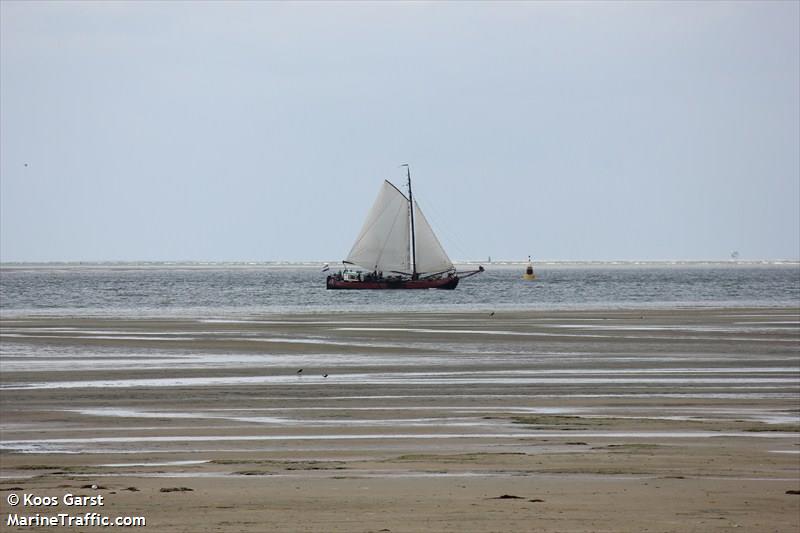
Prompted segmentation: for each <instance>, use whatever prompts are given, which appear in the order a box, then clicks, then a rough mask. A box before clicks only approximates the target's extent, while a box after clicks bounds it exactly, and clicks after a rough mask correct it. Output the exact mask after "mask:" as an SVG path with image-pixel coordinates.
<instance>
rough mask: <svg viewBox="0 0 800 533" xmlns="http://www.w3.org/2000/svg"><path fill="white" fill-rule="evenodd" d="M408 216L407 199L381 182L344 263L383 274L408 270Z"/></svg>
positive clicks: (387, 183)
mask: <svg viewBox="0 0 800 533" xmlns="http://www.w3.org/2000/svg"><path fill="white" fill-rule="evenodd" d="M408 215H409V212H408V199H407V198H406V197H405V196H404V195H403V193H401V192H400V191H398V190H397V188H396V187H395V186H394V185H392V184H391V183H389V182H388V181H384V182H383V186H382V187H381V190H380V192H379V193H378V198H376V199H375V203H374V204H373V205H372V209H370V211H369V214H368V215H367V220H366V221H365V222H364V226H363V227H362V228H361V233H359V234H358V238H357V239H356V242H355V244H353V248H352V249H351V250H350V253H349V254H348V255H347V259H346V262H348V263H353V264H356V265H359V266H361V267H364V268H366V269H368V270H378V271H382V272H386V273H389V272H411V254H410V251H409V250H410V247H411V244H410V243H411V237H410V236H411V229H410V228H409V221H408Z"/></svg>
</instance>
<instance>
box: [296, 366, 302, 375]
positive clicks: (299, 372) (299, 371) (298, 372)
mask: <svg viewBox="0 0 800 533" xmlns="http://www.w3.org/2000/svg"><path fill="white" fill-rule="evenodd" d="M302 373H303V369H302V368H301V369H300V370H298V371H297V375H298V376H299V375H300V374H302Z"/></svg>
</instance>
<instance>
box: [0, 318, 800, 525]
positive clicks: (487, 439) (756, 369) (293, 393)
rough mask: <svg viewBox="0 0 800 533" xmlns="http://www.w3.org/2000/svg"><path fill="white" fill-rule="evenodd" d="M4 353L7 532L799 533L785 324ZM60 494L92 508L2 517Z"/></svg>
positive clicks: (41, 343)
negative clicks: (61, 527)
mask: <svg viewBox="0 0 800 533" xmlns="http://www.w3.org/2000/svg"><path fill="white" fill-rule="evenodd" d="M2 334H3V337H2V370H3V371H2V389H0V407H2V420H1V421H0V423H1V424H2V426H1V427H2V435H1V436H0V441H1V442H0V444H2V452H0V470H1V472H0V474H1V475H2V478H1V479H0V488H2V490H3V492H2V494H3V498H2V502H1V503H0V512H2V514H0V517H2V519H3V530H4V531H5V530H8V531H14V530H17V529H19V530H26V531H50V530H53V528H44V527H39V528H37V527H23V526H13V525H12V526H9V525H8V524H7V517H8V516H9V514H14V513H17V514H26V515H31V514H36V513H39V514H47V515H53V514H57V513H58V512H59V511H62V510H64V512H67V513H72V514H82V513H85V512H91V511H98V512H100V513H102V514H104V515H108V516H125V515H134V516H144V517H145V518H146V520H147V526H146V527H144V528H141V529H144V530H147V531H187V532H190V531H192V532H194V531H254V532H255V531H346V532H351V531H352V532H366V531H375V532H378V531H391V532H403V531H481V532H482V531H497V532H506V531H663V532H666V531H698V532H699V531H725V530H729V529H734V528H740V529H739V530H741V531H781V532H783V531H786V532H794V531H797V530H798V529H800V494H795V493H794V492H798V491H800V311H799V310H798V309H683V310H670V311H653V310H647V311H619V310H617V311H602V310H594V311H570V312H567V311H562V312H514V313H510V312H509V313H506V312H497V313H495V314H494V315H491V316H490V315H488V314H486V313H482V314H476V313H456V314H453V313H441V314H419V313H417V314H380V315H377V316H374V315H371V316H361V315H358V314H341V315H296V316H274V315H271V316H261V317H243V318H242V317H238V318H236V319H231V318H230V317H224V318H220V319H213V320H208V319H202V320H201V319H189V318H187V319H176V318H171V319H136V318H126V319H121V318H81V317H73V318H65V317H43V316H42V317H20V318H14V319H10V318H8V319H4V320H3V322H2ZM301 368H302V369H303V371H302V372H300V373H298V370H299V369H301ZM326 374H327V377H324V376H325V375H326ZM93 485H94V486H96V488H91V487H92V486H93ZM82 487H87V488H82ZM173 489H185V490H173ZM188 489H191V490H188ZM67 493H73V494H85V495H97V494H100V495H103V496H104V498H105V500H104V503H105V505H104V506H103V507H94V508H89V507H80V508H71V509H67V508H66V507H65V506H63V505H59V506H56V507H53V508H47V507H41V506H40V507H35V506H20V505H18V506H15V507H12V506H10V505H9V504H8V501H7V496H8V495H10V494H17V495H20V496H23V495H24V494H34V495H39V496H45V495H53V496H59V497H60V498H62V499H63V496H64V495H65V494H67ZM56 529H58V528H56ZM68 529H69V528H68ZM72 529H73V530H76V531H78V530H80V531H92V530H96V529H99V528H94V527H82V528H72Z"/></svg>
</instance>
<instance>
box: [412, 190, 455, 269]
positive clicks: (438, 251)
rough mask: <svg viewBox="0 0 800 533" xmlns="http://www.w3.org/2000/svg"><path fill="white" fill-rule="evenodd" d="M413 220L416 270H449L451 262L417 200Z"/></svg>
mask: <svg viewBox="0 0 800 533" xmlns="http://www.w3.org/2000/svg"><path fill="white" fill-rule="evenodd" d="M414 222H415V223H414V226H415V230H416V231H415V232H414V233H415V237H416V243H415V244H416V246H415V248H416V252H417V257H416V259H417V261H416V263H417V272H421V273H425V272H428V273H432V272H445V271H447V270H451V269H452V268H453V263H452V261H450V258H449V257H447V253H446V252H445V251H444V248H442V245H441V244H440V243H439V239H437V238H436V234H434V233H433V229H432V228H431V225H430V224H428V220H427V219H426V218H425V215H423V214H422V210H421V209H420V208H419V204H417V202H414Z"/></svg>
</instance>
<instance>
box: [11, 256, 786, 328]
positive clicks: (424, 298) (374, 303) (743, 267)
mask: <svg viewBox="0 0 800 533" xmlns="http://www.w3.org/2000/svg"><path fill="white" fill-rule="evenodd" d="M523 269H524V266H523V265H487V271H486V272H485V273H484V274H481V275H478V276H474V277H471V278H469V279H465V280H463V281H462V282H461V284H460V285H459V287H458V288H457V289H456V290H455V291H438V290H427V291H328V290H325V274H324V273H322V272H321V268H320V265H269V264H258V265H242V264H225V265H213V264H212V265H195V264H169V265H164V264H131V265H117V264H114V265H108V264H94V265H87V264H81V265H4V266H3V267H2V268H0V311H1V312H2V314H3V316H14V315H19V314H48V315H50V314H54V315H70V314H76V315H147V316H180V315H199V316H220V315H246V314H259V313H277V312H330V311H386V310H396V311H403V310H486V309H540V308H543V309H557V308H563V309H575V308H626V307H629V308H635V307H658V308H669V307H683V306H734V307H745V306H800V265H798V264H797V263H792V264H742V263H738V264H735V263H731V264H677V265H675V264H646V265H636V264H542V265H538V266H537V275H538V278H539V279H538V280H537V281H535V282H525V281H523V280H522V279H521V275H522V271H523Z"/></svg>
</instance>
